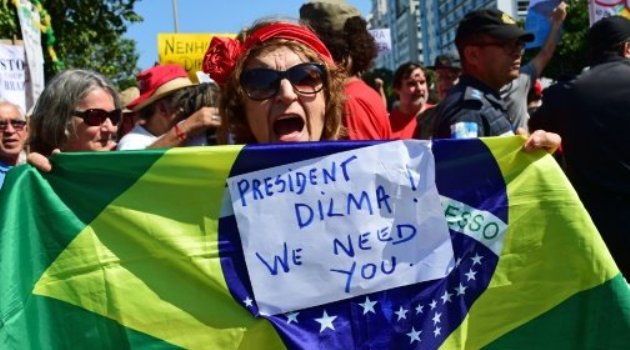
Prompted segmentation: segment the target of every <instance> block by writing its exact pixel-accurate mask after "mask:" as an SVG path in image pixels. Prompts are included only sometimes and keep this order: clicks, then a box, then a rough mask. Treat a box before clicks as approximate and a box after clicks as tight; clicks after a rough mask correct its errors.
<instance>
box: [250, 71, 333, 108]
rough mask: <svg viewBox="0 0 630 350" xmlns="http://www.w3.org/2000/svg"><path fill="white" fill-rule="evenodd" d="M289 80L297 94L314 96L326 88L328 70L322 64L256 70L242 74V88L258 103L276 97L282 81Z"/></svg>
mask: <svg viewBox="0 0 630 350" xmlns="http://www.w3.org/2000/svg"><path fill="white" fill-rule="evenodd" d="M285 78H286V79H287V80H289V82H290V83H291V85H292V86H293V88H294V89H295V91H296V92H298V93H300V94H304V95H314V94H316V93H318V92H320V91H322V89H323V88H324V82H325V81H326V69H325V68H324V66H323V65H321V64H316V63H302V64H298V65H296V66H293V67H291V68H289V69H288V70H286V71H277V70H273V69H267V68H255V69H249V70H246V71H244V72H243V73H242V74H241V79H240V82H241V86H242V87H243V89H244V90H245V93H246V94H247V96H248V97H249V98H251V99H252V100H256V101H262V100H266V99H268V98H271V97H273V96H275V95H276V94H277V93H278V90H280V81H281V80H282V79H285Z"/></svg>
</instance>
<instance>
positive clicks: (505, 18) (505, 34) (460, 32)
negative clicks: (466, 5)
mask: <svg viewBox="0 0 630 350" xmlns="http://www.w3.org/2000/svg"><path fill="white" fill-rule="evenodd" d="M477 34H487V35H490V36H492V37H495V38H497V39H502V40H513V39H519V40H521V41H524V42H530V41H533V40H534V34H532V33H529V32H526V31H524V30H523V29H522V28H521V27H519V26H518V25H517V24H516V21H515V20H514V18H512V17H510V16H509V15H508V14H506V13H504V12H501V11H499V10H495V9H483V10H476V11H472V12H469V13H467V14H466V15H465V16H464V18H462V20H461V21H460V22H459V26H458V27H457V34H456V35H455V41H459V40H461V39H464V38H467V37H470V36H473V35H477Z"/></svg>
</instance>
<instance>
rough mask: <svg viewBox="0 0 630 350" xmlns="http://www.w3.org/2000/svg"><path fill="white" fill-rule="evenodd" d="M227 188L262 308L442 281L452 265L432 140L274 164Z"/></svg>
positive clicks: (275, 309)
mask: <svg viewBox="0 0 630 350" xmlns="http://www.w3.org/2000/svg"><path fill="white" fill-rule="evenodd" d="M228 187H229V192H230V196H231V198H232V208H233V210H234V214H235V216H236V221H237V225H238V229H239V231H240V235H241V241H242V245H243V252H244V255H245V262H246V265H247V270H248V274H249V277H250V280H251V282H252V287H253V292H254V296H255V299H256V302H257V305H258V308H259V310H260V312H261V313H263V314H269V315H273V314H278V313H283V312H289V311H293V310H298V309H303V308H307V307H312V306H316V305H321V304H325V303H329V302H334V301H337V300H342V299H347V298H350V297H354V296H357V295H364V294H368V293H372V292H377V291H382V290H386V289H391V288H396V287H400V286H406V285H410V284H414V283H418V282H423V281H428V280H435V279H440V278H443V277H444V276H446V275H447V272H448V271H449V267H450V265H452V263H453V247H452V245H451V238H450V235H449V232H448V227H447V222H446V219H445V217H444V211H443V209H442V207H441V204H440V197H439V195H438V192H437V188H436V186H435V160H434V157H433V153H432V152H431V149H430V146H429V143H428V142H418V141H415V142H406V141H393V142H388V143H383V144H379V145H375V146H370V147H365V148H360V149H357V150H352V151H346V152H340V153H336V154H333V155H330V156H326V157H320V158H315V159H310V160H306V161H301V162H296V163H292V164H287V165H283V166H278V167H273V168H269V169H265V170H260V171H256V172H252V173H248V174H244V175H239V176H235V177H232V178H229V179H228Z"/></svg>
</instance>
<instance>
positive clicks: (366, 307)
mask: <svg viewBox="0 0 630 350" xmlns="http://www.w3.org/2000/svg"><path fill="white" fill-rule="evenodd" d="M376 303H378V301H371V300H370V297H365V302H364V303H359V305H361V307H362V308H363V314H364V315H365V314H367V313H370V312H371V313H373V314H375V313H376V311H374V305H376Z"/></svg>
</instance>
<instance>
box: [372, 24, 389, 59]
mask: <svg viewBox="0 0 630 350" xmlns="http://www.w3.org/2000/svg"><path fill="white" fill-rule="evenodd" d="M370 34H372V37H373V38H374V41H375V42H376V47H377V48H378V53H379V54H381V53H387V52H390V51H392V37H391V35H390V32H389V28H384V29H371V30H370Z"/></svg>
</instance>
